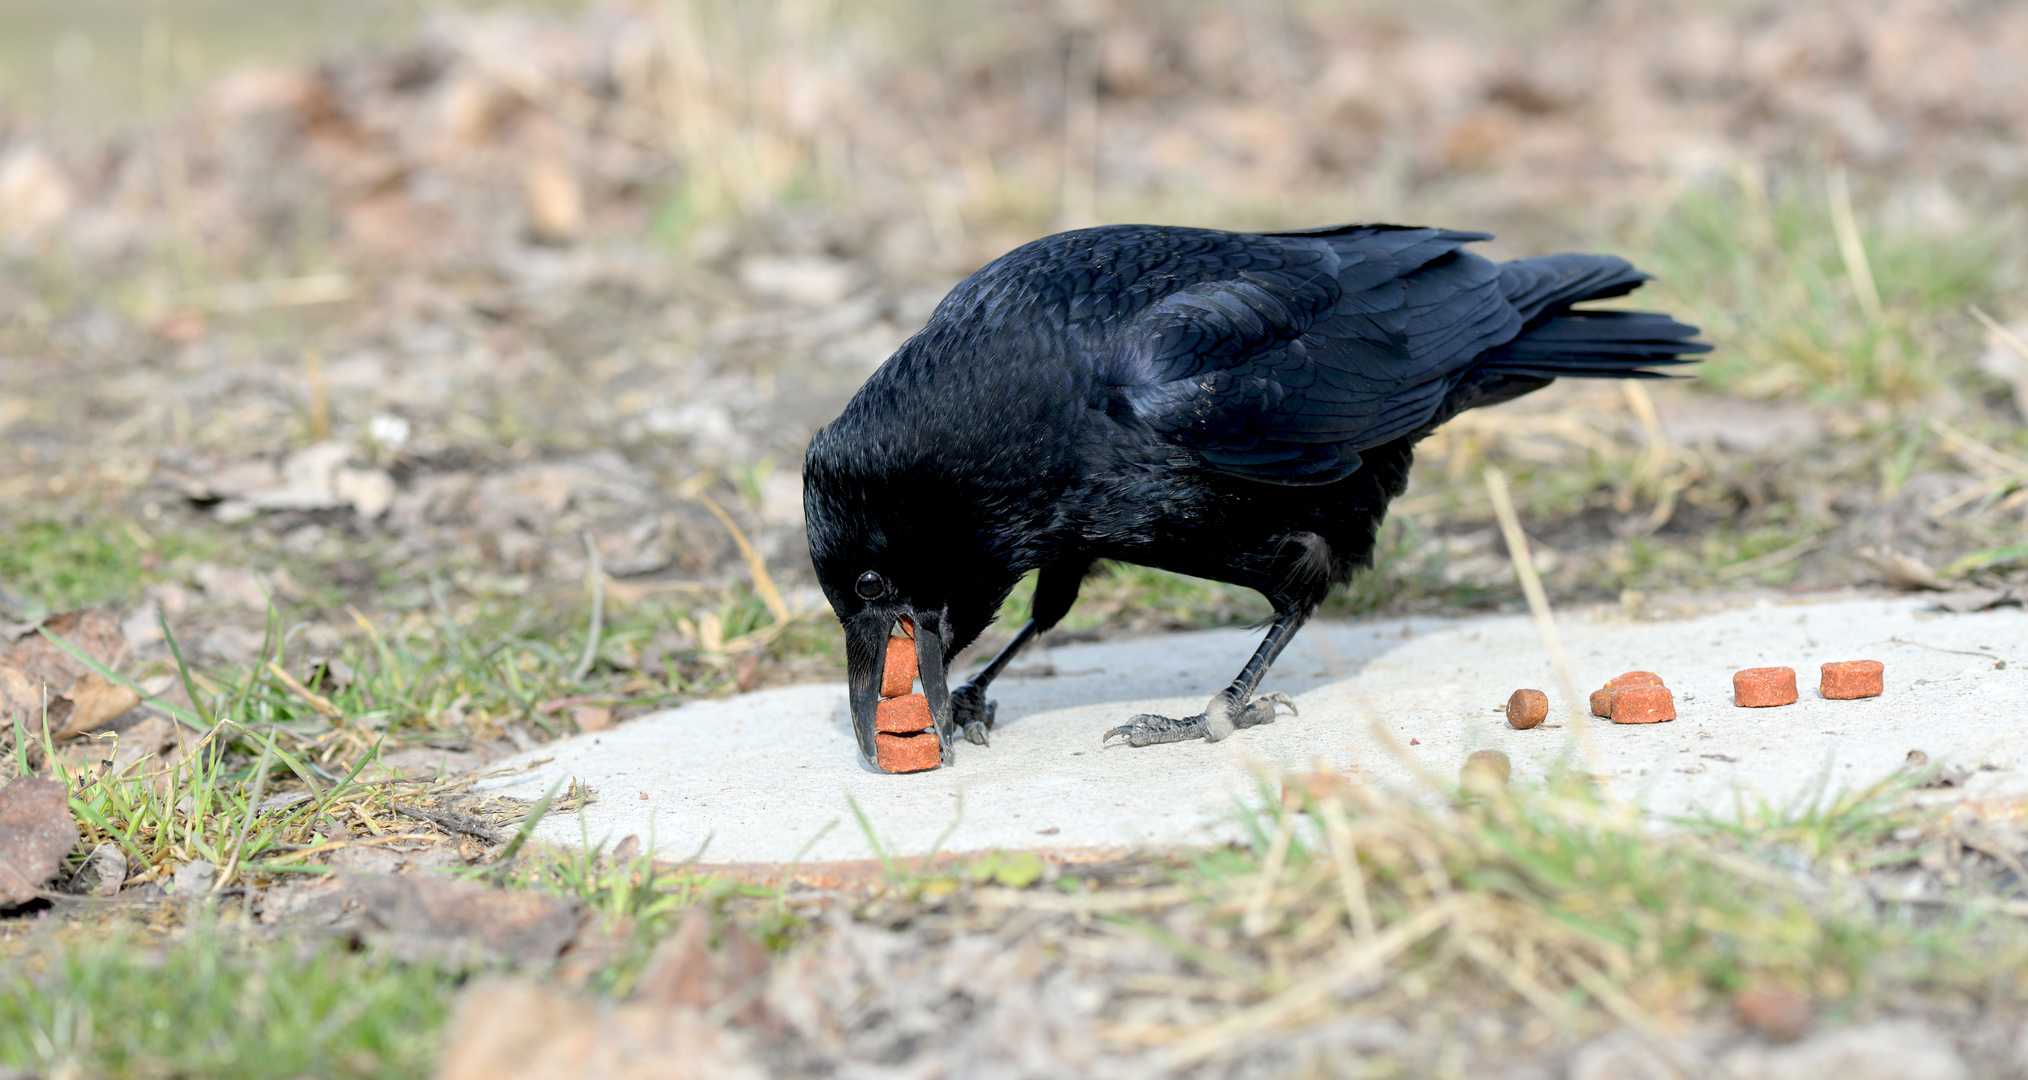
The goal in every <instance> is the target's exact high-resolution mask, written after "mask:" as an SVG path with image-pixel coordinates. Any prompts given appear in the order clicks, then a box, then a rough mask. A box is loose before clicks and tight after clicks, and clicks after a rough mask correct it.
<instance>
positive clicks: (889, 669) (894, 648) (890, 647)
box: [880, 637, 922, 731]
mask: <svg viewBox="0 0 2028 1080" xmlns="http://www.w3.org/2000/svg"><path fill="white" fill-rule="evenodd" d="M914 686H915V639H914V638H905V637H891V638H888V639H887V666H886V667H885V668H883V669H881V672H880V696H881V697H884V698H891V697H900V696H902V695H903V694H906V693H908V692H909V690H910V688H912V687H914ZM881 730H883V731H885V730H887V729H885V728H882V729H881ZM916 730H917V731H920V730H922V729H921V728H917V729H916Z"/></svg>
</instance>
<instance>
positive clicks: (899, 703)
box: [873, 694, 935, 735]
mask: <svg viewBox="0 0 2028 1080" xmlns="http://www.w3.org/2000/svg"><path fill="white" fill-rule="evenodd" d="M934 726H935V722H934V721H933V720H931V719H930V707H929V699H928V698H926V697H924V696H922V695H921V694H903V695H902V696H900V697H891V698H883V699H882V700H881V702H880V704H878V705H875V706H874V707H873V730H874V731H876V732H879V731H885V732H887V733H888V734H890V735H913V734H915V733H916V732H918V731H928V730H929V729H930V728H932V727H934Z"/></svg>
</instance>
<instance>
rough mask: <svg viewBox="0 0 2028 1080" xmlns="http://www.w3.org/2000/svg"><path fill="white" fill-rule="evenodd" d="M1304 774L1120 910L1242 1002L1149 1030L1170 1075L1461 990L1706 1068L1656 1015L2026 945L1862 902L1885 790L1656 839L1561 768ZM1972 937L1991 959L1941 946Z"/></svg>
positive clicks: (1955, 962) (1953, 977)
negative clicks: (1177, 873) (1515, 784)
mask: <svg viewBox="0 0 2028 1080" xmlns="http://www.w3.org/2000/svg"><path fill="white" fill-rule="evenodd" d="M1292 786H1295V785H1292ZM1318 787H1319V790H1321V791H1323V792H1325V794H1321V795H1310V796H1306V797H1305V798H1304V799H1303V801H1302V805H1301V806H1300V807H1294V806H1283V805H1281V802H1280V800H1276V799H1273V798H1272V795H1273V793H1272V792H1266V793H1264V794H1266V795H1268V796H1269V797H1270V799H1269V805H1270V806H1273V807H1275V809H1273V810H1272V811H1270V812H1261V813H1257V814H1251V815H1248V816H1247V817H1246V819H1245V820H1246V823H1247V824H1248V826H1249V828H1250V830H1251V833H1252V836H1253V840H1252V842H1251V843H1250V844H1247V845H1242V846H1239V847H1234V848H1227V849H1222V850H1218V851H1213V852H1209V853H1206V854H1205V855H1203V856H1201V857H1200V858H1199V859H1198V860H1197V863H1196V865H1195V867H1194V869H1193V870H1192V871H1191V872H1189V873H1187V874H1185V875H1182V876H1181V879H1180V882H1179V884H1181V885H1182V886H1183V890H1182V894H1181V895H1179V894H1178V892H1177V890H1176V887H1175V886H1166V887H1162V888H1158V889H1154V890H1149V893H1148V902H1147V903H1146V904H1145V905H1138V906H1139V907H1141V908H1142V909H1143V910H1148V911H1150V912H1151V914H1149V915H1145V916H1144V915H1114V916H1112V918H1113V919H1114V921H1115V923H1116V925H1119V926H1120V927H1121V928H1122V929H1124V930H1126V931H1128V932H1132V933H1135V934H1137V935H1138V936H1141V937H1144V938H1146V939H1148V940H1150V941H1153V942H1155V943H1156V944H1158V945H1162V946H1163V947H1165V948H1167V949H1169V950H1170V951H1172V952H1173V953H1175V954H1176V955H1177V956H1178V957H1179V958H1180V959H1183V960H1186V961H1188V962H1189V963H1190V964H1191V965H1192V966H1193V967H1194V968H1195V969H1196V973H1197V974H1198V975H1200V976H1202V977H1203V978H1204V979H1209V980H1212V981H1213V982H1217V983H1222V984H1224V989H1223V990H1220V991H1218V992H1217V994H1216V995H1211V996H1220V997H1225V998H1228V999H1231V1000H1237V1001H1239V1002H1241V1003H1242V1005H1241V1007H1239V1008H1237V1009H1234V1010H1229V1011H1224V1012H1221V1013H1216V1014H1205V1015H1202V1016H1200V1017H1198V1020H1197V1021H1192V1022H1179V1023H1178V1025H1177V1026H1175V1027H1173V1028H1172V1027H1169V1026H1165V1025H1148V1026H1147V1027H1145V1028H1144V1029H1142V1030H1140V1031H1139V1033H1138V1036H1139V1037H1140V1038H1143V1039H1145V1040H1146V1041H1148V1042H1150V1043H1155V1044H1164V1043H1166V1044H1169V1045H1171V1046H1172V1058H1171V1064H1172V1065H1174V1066H1175V1067H1178V1068H1186V1067H1190V1066H1192V1065H1195V1064H1197V1063H1199V1062H1202V1061H1205V1060H1207V1059H1212V1058H1218V1057H1225V1056H1230V1055H1234V1054H1240V1053H1243V1052H1244V1048H1246V1047H1247V1046H1250V1045H1257V1044H1259V1043H1260V1042H1261V1040H1264V1039H1269V1038H1272V1037H1274V1036H1276V1035H1278V1034H1280V1033H1282V1032H1285V1031H1288V1030H1292V1029H1295V1028H1299V1027H1305V1026H1309V1025H1312V1024H1316V1023H1321V1022H1324V1021H1327V1020H1328V1019H1330V1018H1331V1017H1332V1016H1333V1015H1337V1014H1340V1013H1342V1012H1343V1011H1344V1010H1345V1009H1346V1008H1348V1006H1347V1005H1346V1004H1345V1002H1347V1001H1348V1000H1349V1001H1356V1002H1359V1004H1357V1005H1353V1006H1349V1007H1350V1008H1353V1009H1355V1010H1357V1011H1361V1012H1367V1013H1372V1012H1381V1013H1385V1012H1387V1011H1389V1010H1390V1008H1391V1005H1392V1004H1405V1003H1407V1001H1408V999H1409V998H1413V997H1414V995H1415V993H1416V989H1415V988H1417V987H1422V988H1428V987H1432V986H1449V987H1465V986H1473V987H1481V988H1484V987H1492V988H1497V989H1495V990H1492V991H1490V992H1492V993H1495V994H1496V995H1500V994H1504V995H1505V996H1506V997H1507V998H1509V999H1510V1000H1511V1001H1513V1002H1515V1003H1518V1004H1519V1005H1521V1006H1522V1007H1524V1008H1528V1009H1531V1010H1534V1011H1536V1012H1538V1013H1540V1014H1541V1016H1542V1017H1543V1019H1544V1020H1545V1021H1546V1022H1547V1023H1549V1024H1550V1025H1552V1026H1553V1027H1554V1028H1555V1029H1556V1030H1558V1031H1561V1032H1563V1033H1564V1034H1565V1035H1566V1036H1571V1035H1580V1036H1581V1035H1582V1034H1584V1033H1585V1032H1587V1031H1590V1030H1597V1029H1600V1028H1602V1027H1606V1026H1613V1025H1620V1024H1624V1025H1629V1026H1632V1027H1633V1028H1634V1029H1635V1030H1636V1031H1638V1032H1640V1033H1642V1034H1643V1035H1646V1036H1650V1037H1652V1041H1653V1042H1654V1043H1655V1046H1656V1048H1657V1050H1658V1052H1661V1053H1663V1054H1664V1055H1665V1056H1668V1057H1671V1058H1672V1059H1680V1060H1678V1061H1677V1063H1678V1064H1679V1065H1680V1066H1682V1067H1684V1068H1686V1069H1687V1070H1688V1072H1689V1074H1690V1075H1707V1074H1708V1073H1706V1072H1705V1071H1703V1066H1702V1063H1699V1062H1697V1061H1695V1060H1694V1058H1692V1057H1691V1056H1690V1053H1689V1051H1687V1050H1685V1049H1684V1048H1682V1047H1681V1046H1680V1045H1677V1044H1676V1043H1675V1042H1674V1041H1673V1040H1670V1039H1667V1038H1664V1037H1663V1036H1662V1032H1663V1030H1664V1029H1663V1027H1662V1025H1661V1023H1660V1022H1659V1020H1658V1018H1659V1017H1661V1016H1664V1015H1669V1014H1681V1013H1697V1012H1700V1011H1708V1010H1710V1009H1712V1008H1713V1007H1714V1006H1716V1005H1718V1004H1721V1003H1723V1002H1724V1001H1725V1000H1726V999H1727V998H1728V997H1729V995H1730V994H1732V993H1734V992H1736V991H1738V990H1740V989H1742V988H1749V987H1760V986H1785V987H1791V988H1795V989H1798V990H1801V991H1802V992H1804V993H1807V994H1809V995H1811V996H1813V997H1815V998H1817V999H1819V1000H1822V1001H1826V1002H1829V1003H1831V1004H1832V1005H1833V1006H1834V1007H1835V1006H1837V1005H1838V1004H1839V1003H1841V1002H1845V1001H1847V1000H1848V999H1851V998H1853V997H1854V996H1855V995H1858V994H1861V993H1862V992H1867V991H1871V990H1875V989H1878V987H1877V981H1878V978H1879V975H1878V969H1877V961H1879V960H1880V958H1882V957H1883V956H1884V955H1887V954H1890V953H1893V954H1896V955H1898V956H1901V957H1903V958H1904V959H1906V958H1911V957H1912V958H1914V960H1913V961H1911V963H1910V964H1909V965H1906V966H1907V968H1908V972H1907V973H1908V975H1909V977H1911V978H1917V979H1920V980H1922V981H1924V982H1925V983H1926V984H1928V985H1941V984H1966V985H1969V984H1970V983H1972V982H1976V981H1977V980H1979V979H1981V978H1984V977H1985V976H1986V975H1989V974H1991V973H1992V972H1993V971H1995V970H1998V969H1997V968H1995V967H1994V966H1993V965H1996V964H2001V963H2004V962H2006V960H2005V958H2008V957H2018V956H2020V955H2021V953H2022V946H2023V945H2024V944H2028V942H2024V941H2023V940H2022V935H2021V934H2020V933H2019V931H2018V928H2016V927H2013V926H2011V925H2006V926H1997V927H1996V926H1982V925H1977V924H1974V923H1971V922H1968V921H1966V922H1947V923H1933V924H1931V925H1927V926H1917V925H1915V924H1911V923H1909V922H1908V921H1906V920H1903V919H1899V918H1897V917H1896V916H1895V913H1894V912H1893V910H1892V909H1891V908H1890V909H1889V910H1887V911H1881V910H1879V909H1878V908H1876V906H1875V904H1874V903H1873V902H1871V901H1870V900H1869V899H1867V896H1868V894H1867V892H1866V890H1865V889H1864V888H1863V887H1861V886H1859V884H1858V883H1857V882H1855V881H1854V880H1852V879H1851V878H1850V877H1849V873H1850V868H1851V867H1852V866H1854V865H1857V863H1858V862H1859V861H1860V860H1858V859H1856V858H1855V856H1856V854H1857V852H1858V851H1859V850H1860V849H1861V848H1863V847H1864V846H1865V845H1866V844H1868V843H1871V842H1873V841H1875V840H1877V839H1878V838H1879V837H1880V836H1882V835H1885V833H1884V831H1883V830H1888V829H1891V828H1892V827H1893V825H1894V824H1895V823H1896V821H1897V819H1896V818H1895V817H1894V813H1895V808H1896V807H1897V806H1898V805H1899V803H1898V802H1897V801H1896V799H1895V796H1896V795H1898V794H1899V790H1900V789H1899V788H1896V787H1894V786H1893V785H1887V786H1883V787H1882V788H1880V789H1876V790H1873V791H1870V792H1864V793H1860V794H1858V795H1855V796H1851V797H1846V798H1842V799H1820V800H1813V801H1810V802H1809V804H1808V805H1807V806H1799V807H1797V808H1789V811H1788V812H1781V813H1773V814H1772V816H1771V817H1769V816H1766V815H1763V818H1764V819H1763V818H1756V819H1754V820H1753V821H1750V822H1747V823H1746V824H1744V825H1738V826H1736V827H1734V828H1732V829H1720V828H1717V827H1716V826H1712V827H1709V828H1702V829H1696V830H1684V831H1670V832H1657V831H1656V830H1655V829H1654V828H1653V826H1652V824H1651V823H1647V822H1644V821H1643V820H1642V818H1641V817H1640V815H1639V814H1637V813H1636V812H1635V811H1634V810H1632V809H1631V808H1629V807H1626V806H1623V805H1618V804H1615V803H1613V802H1610V801H1608V800H1607V799H1604V798H1602V797H1601V796H1600V795H1599V794H1597V793H1596V791H1595V790H1593V789H1592V788H1591V787H1590V786H1589V782H1588V780H1587V779H1586V778H1585V777H1583V776H1582V775H1580V774H1575V773H1567V774H1565V775H1563V776H1562V777H1561V778H1559V779H1556V780H1553V781H1552V782H1551V783H1550V785H1549V786H1548V787H1547V788H1545V789H1542V790H1539V791H1532V792H1531V791H1517V790H1510V789H1509V788H1507V787H1505V786H1503V785H1499V784H1494V783H1487V782H1481V783H1474V782H1472V781H1469V780H1468V781H1467V786H1466V789H1465V790H1462V791H1460V790H1456V789H1452V790H1449V791H1447V792H1445V793H1444V797H1442V798H1433V797H1431V794H1430V793H1422V794H1416V793H1394V792H1387V791H1383V790H1380V789H1378V788H1374V787H1371V786H1367V785H1365V784H1362V783H1357V782H1342V781H1341V782H1337V783H1332V784H1327V785H1319V786H1318ZM1763 809H1764V810H1765V808H1763ZM1763 841H1768V842H1774V843H1779V844H1780V845H1782V846H1783V848H1784V850H1785V851H1787V852H1788V853H1789V855H1788V857H1785V858H1784V859H1783V863H1784V864H1785V865H1782V866H1780V867H1777V866H1776V865H1773V864H1771V863H1769V862H1766V861H1762V860H1761V859H1759V858H1756V857H1754V853H1757V852H1762V851H1764V850H1766V848H1765V847H1764V846H1763V843H1762V842H1763ZM1132 900H1133V898H1132V897H1131V896H1112V897H1109V898H1108V900H1107V904H1106V906H1105V908H1104V910H1108V911H1114V912H1121V911H1132V910H1134V909H1135V908H1136V907H1137V905H1135V904H1134V903H1133V902H1132ZM1179 903H1180V904H1181V905H1182V906H1180V907H1179V906H1177V905H1178V904H1179ZM1974 936H1976V937H1977V939H1978V940H1979V941H1980V942H1981V946H1980V947H1981V949H1982V950H1984V951H1983V952H1981V953H1979V954H1977V957H1976V958H1975V957H1974V956H1972V955H1959V956H1958V957H1957V958H1956V959H1950V958H1951V957H1952V956H1953V954H1954V951H1956V950H1960V949H1962V948H1964V947H1966V946H1967V945H1968V943H1969V942H1970V941H1972V940H1973V938H1974ZM1476 992H1477V991H1475V993H1476ZM1208 994H1209V992H1207V991H1202V990H1200V991H1198V992H1197V993H1196V995H1195V996H1197V997H1199V998H1202V997H1206V996H1207V995H1208ZM1403 995H1407V997H1403ZM1396 999H1401V1000H1398V1001H1397V1000H1396Z"/></svg>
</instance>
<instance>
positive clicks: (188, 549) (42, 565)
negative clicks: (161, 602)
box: [0, 517, 202, 616]
mask: <svg viewBox="0 0 2028 1080" xmlns="http://www.w3.org/2000/svg"><path fill="white" fill-rule="evenodd" d="M201 546H202V545H201V542H200V541H198V540H197V539H195V538H194V537H190V536H185V535H181V534H170V535H167V536H163V537H156V536H152V535H150V534H149V533H148V532H146V531H145V530H143V529H141V528H140V527H139V526H138V525H135V524H133V523H131V522H116V521H111V520H101V519H91V518H85V519H80V520H73V521H64V520H59V519H57V518H53V517H42V518H35V519H32V520H27V521H21V522H18V523H16V524H14V525H13V526H12V527H9V528H6V529H5V530H4V531H0V592H4V594H6V595H5V596H0V599H7V601H8V602H9V603H10V604H12V603H21V604H24V605H25V606H27V607H29V608H30V609H31V610H28V611H23V612H19V613H18V614H21V615H30V616H33V615H43V614H47V613H48V612H52V611H66V610H70V609H74V608H80V607H85V606H87V605H91V604H99V603H105V602H107V601H114V600H125V599H130V598H132V597H133V596H135V595H136V594H138V593H139V592H140V590H141V588H142V587H143V586H144V585H146V584H147V583H148V582H149V581H151V580H153V579H154V578H155V576H156V574H157V571H158V568H160V567H163V566H167V565H171V564H173V563H175V562H176V561H178V560H180V559H182V558H183V557H185V556H190V555H195V554H198V553H199V548H200V547H201Z"/></svg>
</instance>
